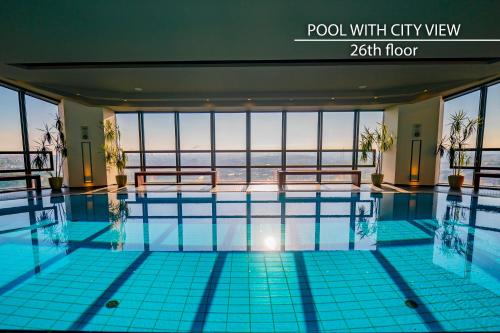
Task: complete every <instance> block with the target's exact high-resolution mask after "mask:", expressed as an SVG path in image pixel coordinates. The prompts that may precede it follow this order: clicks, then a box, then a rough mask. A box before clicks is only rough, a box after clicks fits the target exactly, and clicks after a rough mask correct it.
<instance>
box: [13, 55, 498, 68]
mask: <svg viewBox="0 0 500 333" xmlns="http://www.w3.org/2000/svg"><path fill="white" fill-rule="evenodd" d="M499 61H500V58H498V57H494V58H460V59H457V58H420V59H415V58H411V59H410V58H409V59H390V58H378V59H279V60H185V61H122V62H120V61H118V62H117V61H109V62H95V61H90V62H40V63H33V62H31V63H10V64H9V65H11V66H15V67H18V68H22V69H28V70H44V69H92V68H94V69H99V68H102V69H107V68H148V67H149V68H154V67H157V68H162V67H163V68H168V67H180V68H183V67H267V66H285V67H286V66H345V65H433V64H439V65H447V64H449V65H457V64H487V65H488V64H494V63H497V62H499Z"/></svg>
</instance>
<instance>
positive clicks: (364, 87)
mask: <svg viewBox="0 0 500 333" xmlns="http://www.w3.org/2000/svg"><path fill="white" fill-rule="evenodd" d="M358 88H359V89H366V88H368V86H365V85H362V86H359V87H358Z"/></svg>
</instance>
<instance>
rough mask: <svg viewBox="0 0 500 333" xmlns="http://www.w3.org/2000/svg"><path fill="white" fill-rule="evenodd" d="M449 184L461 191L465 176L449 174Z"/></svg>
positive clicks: (453, 188)
mask: <svg viewBox="0 0 500 333" xmlns="http://www.w3.org/2000/svg"><path fill="white" fill-rule="evenodd" d="M448 184H450V188H451V189H452V190H456V191H460V190H461V188H462V185H463V184H464V176H462V175H460V176H454V175H452V176H448Z"/></svg>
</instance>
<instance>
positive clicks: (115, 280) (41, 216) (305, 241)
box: [0, 192, 500, 332]
mask: <svg viewBox="0 0 500 333" xmlns="http://www.w3.org/2000/svg"><path fill="white" fill-rule="evenodd" d="M499 223H500V198H487V197H479V198H477V197H470V196H463V197H456V196H447V195H446V194H441V193H428V194H403V193H384V194H373V193H365V192H361V193H351V192H323V193H315V192H297V193H286V194H283V193H282V194H279V193H274V192H253V193H241V192H226V193H217V194H212V193H203V192H183V193H166V192H163V193H160V192H157V193H154V192H148V193H140V194H139V193H137V194H136V193H128V194H116V193H108V194H94V195H72V196H65V197H52V198H51V197H43V198H38V199H16V200H4V201H0V269H1V270H0V271H1V274H0V329H4V330H10V329H42V330H47V329H52V330H67V329H70V330H98V331H101V330H102V331H127V330H128V331H202V330H203V331H216V332H220V331H231V332H247V331H255V332H272V331H276V332H295V331H307V332H314V331H336V330H340V331H348V330H349V331H363V332H366V331H383V332H385V331H443V330H449V331H456V330H476V331H477V330H492V331H494V330H499V329H500V297H499V295H500V285H499V281H498V280H499V277H500V267H499V253H500V245H499V244H500V243H499V239H500V237H499V235H500V234H499V231H500V227H499V226H500V224H499ZM111 300H116V301H118V306H117V307H114V308H113V307H112V308H109V307H107V304H108V302H109V301H111ZM405 302H406V303H408V304H409V305H412V304H411V302H414V303H413V304H415V305H416V306H417V307H416V308H415V307H411V306H408V305H407V304H405Z"/></svg>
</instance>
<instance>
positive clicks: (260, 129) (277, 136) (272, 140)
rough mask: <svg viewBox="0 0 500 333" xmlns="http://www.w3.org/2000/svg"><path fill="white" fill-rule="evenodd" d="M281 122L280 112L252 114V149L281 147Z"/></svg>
mask: <svg viewBox="0 0 500 333" xmlns="http://www.w3.org/2000/svg"><path fill="white" fill-rule="evenodd" d="M281 122H282V114H281V112H280V113H258V112H253V113H252V114H251V127H252V131H251V132H252V133H251V137H252V143H251V148H252V149H281Z"/></svg>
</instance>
